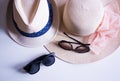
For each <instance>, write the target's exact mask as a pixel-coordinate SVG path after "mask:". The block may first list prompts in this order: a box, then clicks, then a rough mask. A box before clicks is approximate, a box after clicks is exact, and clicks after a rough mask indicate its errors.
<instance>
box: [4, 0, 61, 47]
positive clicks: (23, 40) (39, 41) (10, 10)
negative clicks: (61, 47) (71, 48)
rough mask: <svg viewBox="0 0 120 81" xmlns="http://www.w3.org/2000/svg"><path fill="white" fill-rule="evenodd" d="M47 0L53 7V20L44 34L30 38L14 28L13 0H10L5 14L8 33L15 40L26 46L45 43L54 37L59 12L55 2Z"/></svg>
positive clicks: (37, 45) (57, 25) (38, 45)
mask: <svg viewBox="0 0 120 81" xmlns="http://www.w3.org/2000/svg"><path fill="white" fill-rule="evenodd" d="M49 1H50V4H51V5H52V8H53V22H52V25H51V27H50V29H49V30H48V31H47V32H46V33H45V34H43V35H41V36H39V37H34V38H30V37H26V36H23V35H21V34H20V33H19V32H18V31H17V29H16V28H15V25H14V23H13V20H12V13H13V0H10V2H9V4H8V9H7V14H6V16H7V25H8V33H9V35H10V37H11V38H12V39H13V40H14V41H15V42H17V43H18V44H20V45H22V46H26V47H40V46H43V45H46V44H47V43H49V42H50V41H52V40H53V39H54V37H55V35H56V33H57V31H58V27H59V13H58V9H57V6H56V4H55V2H54V1H53V0H49Z"/></svg>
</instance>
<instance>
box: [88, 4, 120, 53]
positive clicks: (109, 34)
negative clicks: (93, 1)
mask: <svg viewBox="0 0 120 81" xmlns="http://www.w3.org/2000/svg"><path fill="white" fill-rule="evenodd" d="M116 12H117V11H115V10H114V5H112V6H108V7H107V8H106V10H105V14H104V18H103V21H102V23H101V24H100V25H99V27H98V29H97V30H96V32H95V33H93V34H91V35H90V36H89V39H88V43H90V44H91V45H90V48H91V50H92V52H94V53H95V54H100V52H101V51H102V49H103V48H104V47H105V46H106V45H107V42H108V41H109V39H111V38H115V37H117V36H118V33H119V31H120V15H119V14H118V13H116Z"/></svg>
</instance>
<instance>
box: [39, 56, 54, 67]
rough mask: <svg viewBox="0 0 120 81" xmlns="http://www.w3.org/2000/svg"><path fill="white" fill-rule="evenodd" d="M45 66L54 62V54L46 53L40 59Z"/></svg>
mask: <svg viewBox="0 0 120 81" xmlns="http://www.w3.org/2000/svg"><path fill="white" fill-rule="evenodd" d="M41 62H42V63H43V64H44V65H45V66H51V65H53V64H54V63H55V56H54V55H52V54H49V55H47V56H46V57H45V58H44V59H43V60H42V61H41Z"/></svg>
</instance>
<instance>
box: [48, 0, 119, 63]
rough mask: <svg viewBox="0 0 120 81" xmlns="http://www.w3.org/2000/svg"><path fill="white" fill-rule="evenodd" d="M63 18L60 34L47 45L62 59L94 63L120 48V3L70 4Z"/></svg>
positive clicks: (79, 0) (71, 0)
mask: <svg viewBox="0 0 120 81" xmlns="http://www.w3.org/2000/svg"><path fill="white" fill-rule="evenodd" d="M62 16H63V19H61V22H63V23H62V24H61V25H60V31H59V33H58V34H57V35H56V37H55V39H54V41H52V42H51V43H49V44H48V45H47V48H48V49H49V50H51V51H54V52H56V56H57V57H58V58H60V59H62V60H64V61H66V62H69V63H79V64H80V63H90V62H95V61H97V60H100V59H103V58H104V57H106V56H108V55H110V54H112V53H113V52H114V51H115V50H116V49H117V48H118V47H119V45H120V4H119V3H118V1H117V0H67V2H66V4H65V8H64V12H63V15H62ZM63 32H66V33H67V35H66V34H63ZM71 37H72V38H71ZM113 41H114V42H113ZM81 42H82V44H81ZM78 52H79V53H78Z"/></svg>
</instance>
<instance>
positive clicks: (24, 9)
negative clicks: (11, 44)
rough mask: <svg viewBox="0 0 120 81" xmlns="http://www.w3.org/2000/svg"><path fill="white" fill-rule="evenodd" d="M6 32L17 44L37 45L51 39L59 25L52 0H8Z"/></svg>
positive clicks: (57, 14)
mask: <svg viewBox="0 0 120 81" xmlns="http://www.w3.org/2000/svg"><path fill="white" fill-rule="evenodd" d="M7 24H8V32H9V35H10V36H11V38H12V39H13V40H14V41H16V42H17V43H18V44H20V45H23V46H27V47H38V46H42V45H45V44H47V43H49V42H50V41H52V40H53V39H54V37H55V35H56V33H57V31H58V27H59V13H58V9H57V6H56V3H55V2H54V0H10V2H9V5H8V12H7Z"/></svg>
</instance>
